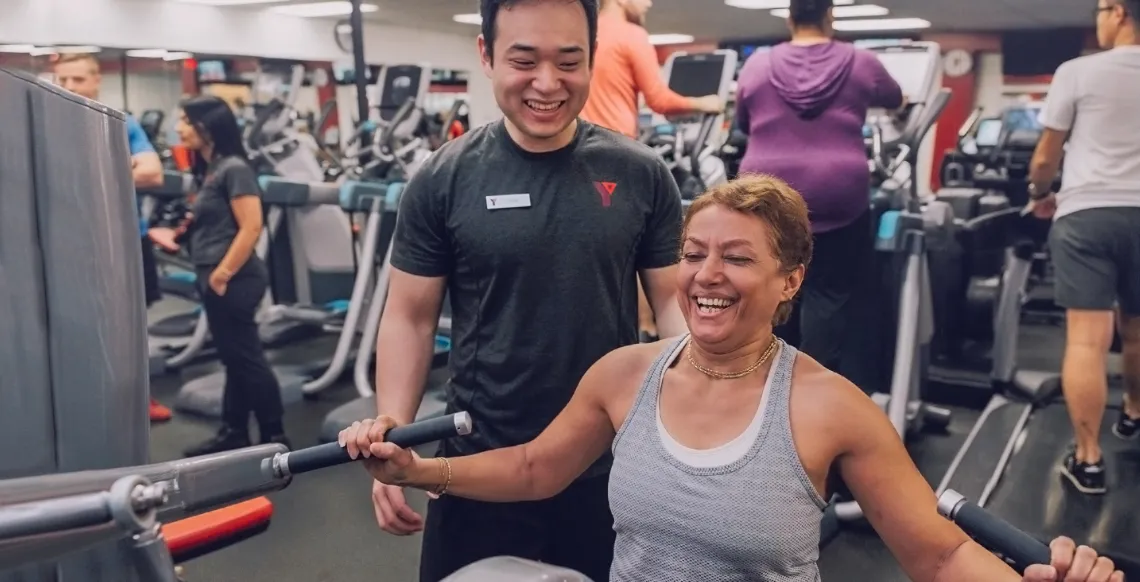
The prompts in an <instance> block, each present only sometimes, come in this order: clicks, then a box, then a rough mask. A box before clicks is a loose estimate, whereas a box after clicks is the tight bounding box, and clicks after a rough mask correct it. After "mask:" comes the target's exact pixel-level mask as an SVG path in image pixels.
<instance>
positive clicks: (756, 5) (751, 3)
mask: <svg viewBox="0 0 1140 582" xmlns="http://www.w3.org/2000/svg"><path fill="white" fill-rule="evenodd" d="M724 3H725V4H727V5H729V6H732V7H733V8H743V9H745V10H775V9H777V8H790V7H791V5H792V3H791V0H724ZM832 3H833V4H834V5H836V6H848V5H851V4H854V3H855V0H834V2H832Z"/></svg>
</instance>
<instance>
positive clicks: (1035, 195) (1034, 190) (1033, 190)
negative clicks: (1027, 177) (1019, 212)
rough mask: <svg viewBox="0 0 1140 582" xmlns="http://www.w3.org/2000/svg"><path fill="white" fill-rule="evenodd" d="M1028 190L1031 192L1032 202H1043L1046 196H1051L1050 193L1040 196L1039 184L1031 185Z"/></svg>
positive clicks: (1031, 183)
mask: <svg viewBox="0 0 1140 582" xmlns="http://www.w3.org/2000/svg"><path fill="white" fill-rule="evenodd" d="M1028 190H1029V199H1030V200H1041V199H1042V198H1045V197H1046V196H1048V195H1049V194H1048V193H1045V194H1039V193H1038V192H1037V184H1034V183H1033V182H1030V183H1029V189H1028Z"/></svg>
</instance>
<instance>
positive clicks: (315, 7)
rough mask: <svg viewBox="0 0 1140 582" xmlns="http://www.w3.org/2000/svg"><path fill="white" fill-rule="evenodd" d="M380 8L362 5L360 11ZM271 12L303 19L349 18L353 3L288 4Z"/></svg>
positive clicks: (271, 9)
mask: <svg viewBox="0 0 1140 582" xmlns="http://www.w3.org/2000/svg"><path fill="white" fill-rule="evenodd" d="M379 9H380V8H379V7H377V6H376V5H375V4H361V5H360V11H361V12H363V13H365V14H367V13H369V12H376V11H377V10H379ZM269 11H270V12H275V13H277V14H285V15H288V16H300V17H303V18H325V17H330V16H348V15H349V14H352V3H351V2H348V1H347V0H338V1H336V2H312V3H309V4H286V5H284V6H274V7H272V8H270V9H269Z"/></svg>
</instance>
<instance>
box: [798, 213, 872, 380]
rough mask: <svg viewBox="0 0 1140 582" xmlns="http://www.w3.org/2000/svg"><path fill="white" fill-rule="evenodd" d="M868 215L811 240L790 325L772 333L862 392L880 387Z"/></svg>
mask: <svg viewBox="0 0 1140 582" xmlns="http://www.w3.org/2000/svg"><path fill="white" fill-rule="evenodd" d="M872 228H873V225H872V220H871V212H870V211H869V210H868V211H867V213H866V214H864V215H863V216H860V217H859V218H858V219H857V220H856V221H855V222H853V223H851V224H849V225H847V226H844V227H842V228H838V229H836V230H832V231H829V232H825V233H821V234H817V235H816V236H815V247H814V250H813V253H812V259H811V265H809V266H808V269H807V275H806V276H805V277H804V283H803V287H802V288H801V290H800V295H799V299H798V300H797V302H796V305H795V308H794V310H793V311H792V316H791V319H789V320H788V323H786V324H785V325H783V326H780V327H779V328H777V330H776V333H777V334H779V335H780V337H783V338H784V339H785V340H787V341H788V342H790V343H792V344H793V345H797V346H798V347H799V349H800V350H802V351H803V352H804V353H805V354H808V355H809V356H811V357H813V358H815V359H816V360H818V361H819V362H820V363H821V364H823V365H824V366H826V367H828V368H829V369H831V370H832V371H834V372H837V373H839V374H840V375H842V376H844V377H845V378H847V379H848V380H850V381H852V382H854V383H855V385H856V386H859V387H860V388H862V389H863V391H864V392H868V393H870V392H874V391H877V390H878V389H879V388H880V387H881V386H882V382H883V379H882V377H881V376H882V374H881V366H880V364H881V362H880V353H879V351H878V349H879V347H880V346H879V344H880V343H881V342H880V339H881V337H882V336H881V335H880V334H879V326H881V325H883V320H882V319H881V318H879V317H877V316H876V313H878V310H877V306H878V302H876V301H875V296H874V294H875V290H876V286H877V281H878V277H879V273H878V270H877V268H876V263H875V247H874V244H875V240H874V231H873V230H872Z"/></svg>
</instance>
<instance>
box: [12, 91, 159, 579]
mask: <svg viewBox="0 0 1140 582" xmlns="http://www.w3.org/2000/svg"><path fill="white" fill-rule="evenodd" d="M0 127H2V128H3V131H0V152H3V154H2V155H0V302H2V303H3V304H4V305H3V308H2V309H0V333H3V334H5V335H4V337H3V338H0V370H2V371H3V373H0V479H9V478H17V477H34V476H39V475H45V474H52V473H64V472H73V471H85V470H95V469H107V468H113V467H122V466H131V465H143V464H146V463H147V462H148V461H149V458H148V457H149V431H150V424H149V421H148V419H147V393H148V384H147V383H148V375H147V358H146V353H147V339H146V311H145V305H144V303H145V302H144V299H143V280H142V257H141V256H140V254H139V246H138V245H139V240H138V212H137V210H136V208H135V203H134V185H133V183H132V179H131V164H130V154H129V150H128V148H127V131H126V123H125V117H124V116H123V115H122V114H121V113H119V112H116V111H113V110H111V109H109V108H107V107H104V106H101V105H99V104H97V103H94V102H92V101H88V100H85V99H82V98H79V97H76V96H73V95H70V94H67V93H65V92H64V91H63V90H62V89H59V88H58V87H55V86H53V85H51V84H49V83H46V82H44V81H41V80H39V79H37V78H35V77H34V76H32V75H29V74H26V73H22V72H16V71H8V70H3V69H0ZM125 557H126V554H124V553H123V552H122V549H121V548H120V547H119V546H117V545H112V544H103V545H98V546H95V547H93V548H92V549H91V550H84V551H80V552H77V553H75V554H73V555H71V556H68V557H67V558H64V559H61V560H60V561H59V562H58V563H55V564H40V565H36V566H31V567H28V568H23V569H19V570H14V571H11V572H5V573H3V574H0V581H2V582H17V581H18V582H56V581H70V580H83V581H85V582H136V581H137V580H138V577H137V575H136V574H135V572H134V570H133V568H131V567H130V566H129V563H128V561H127V560H126V559H125Z"/></svg>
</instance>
